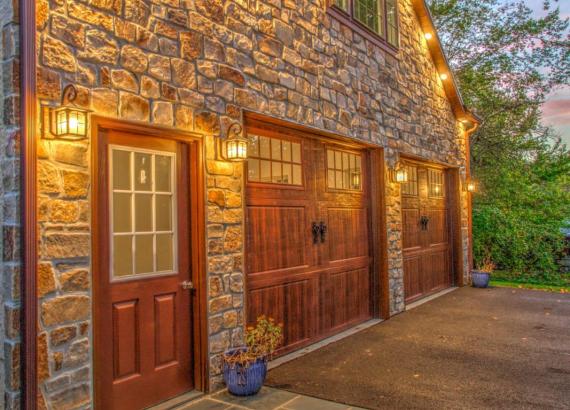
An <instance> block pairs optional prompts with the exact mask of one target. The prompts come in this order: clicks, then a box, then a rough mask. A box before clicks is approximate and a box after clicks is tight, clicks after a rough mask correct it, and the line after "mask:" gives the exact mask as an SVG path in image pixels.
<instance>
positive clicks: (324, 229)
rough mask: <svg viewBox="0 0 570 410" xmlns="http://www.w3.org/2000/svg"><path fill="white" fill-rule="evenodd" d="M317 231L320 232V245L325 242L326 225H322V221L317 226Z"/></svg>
mask: <svg viewBox="0 0 570 410" xmlns="http://www.w3.org/2000/svg"><path fill="white" fill-rule="evenodd" d="M319 228H320V229H319V230H320V231H321V243H324V242H325V235H326V234H327V230H328V228H327V224H326V223H324V222H323V221H321V223H320V224H319Z"/></svg>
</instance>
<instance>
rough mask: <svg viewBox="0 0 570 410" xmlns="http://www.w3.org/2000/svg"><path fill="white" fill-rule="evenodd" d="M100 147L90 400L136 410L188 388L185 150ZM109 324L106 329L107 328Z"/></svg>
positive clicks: (133, 140)
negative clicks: (183, 284) (93, 369)
mask: <svg viewBox="0 0 570 410" xmlns="http://www.w3.org/2000/svg"><path fill="white" fill-rule="evenodd" d="M100 137H101V141H100V145H99V164H98V169H99V181H98V186H99V191H100V192H99V193H98V194H99V195H98V200H99V203H98V209H99V210H100V211H99V221H98V223H99V235H98V237H97V239H96V240H97V244H98V247H99V254H100V259H101V261H100V263H99V267H100V268H99V272H97V278H96V280H95V287H96V288H95V292H96V299H95V303H96V309H97V320H96V326H95V328H94V337H95V340H96V345H97V350H96V357H95V367H96V377H97V379H98V384H97V386H98V389H97V391H96V395H97V402H98V403H99V406H100V407H101V408H105V409H121V410H123V409H127V410H128V409H141V408H145V407H148V406H151V405H154V404H157V403H159V402H161V401H164V400H166V399H168V398H171V397H174V396H176V395H179V394H182V393H184V392H186V391H189V390H191V389H193V387H194V380H193V363H192V345H191V340H192V335H191V329H192V321H191V317H192V305H191V298H192V294H191V292H190V291H189V290H185V289H183V288H182V287H181V282H183V281H186V280H189V279H190V277H191V268H190V259H189V254H190V236H189V235H190V227H189V217H188V214H189V211H188V207H189V177H190V175H189V160H190V150H189V146H188V145H187V144H183V143H178V142H175V141H172V140H166V139H158V138H150V137H146V136H139V135H133V134H128V133H119V132H113V131H108V132H106V133H102V134H101V135H100ZM109 321H110V322H111V323H109Z"/></svg>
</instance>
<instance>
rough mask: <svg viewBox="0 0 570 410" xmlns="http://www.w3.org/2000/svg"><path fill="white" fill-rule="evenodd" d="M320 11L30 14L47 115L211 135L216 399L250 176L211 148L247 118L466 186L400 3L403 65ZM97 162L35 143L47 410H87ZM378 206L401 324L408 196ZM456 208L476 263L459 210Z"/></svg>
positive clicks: (5, 148) (11, 360)
mask: <svg viewBox="0 0 570 410" xmlns="http://www.w3.org/2000/svg"><path fill="white" fill-rule="evenodd" d="M0 3H1V4H3V5H4V3H6V5H7V4H10V5H11V4H12V3H7V0H0ZM325 3H326V2H325V1H324V0H37V44H38V61H37V81H38V85H37V86H38V90H37V91H38V98H39V99H40V100H41V101H45V102H55V103H58V102H59V101H60V99H61V92H62V89H63V87H64V86H65V85H67V84H75V85H76V87H77V89H78V92H79V93H78V98H77V100H76V102H77V103H78V104H80V105H81V106H84V107H85V108H89V109H91V110H93V112H94V113H96V114H97V115H101V116H108V117H113V118H121V119H125V120H135V121H141V122H145V123H150V124H158V125H161V126H166V127H174V128H178V129H184V130H193V131H195V132H198V133H202V134H203V135H204V146H205V156H206V186H207V232H206V242H207V249H206V252H207V256H208V258H207V262H208V263H207V278H208V329H209V350H210V366H209V367H210V369H209V371H210V379H211V387H212V388H217V387H218V386H219V385H220V383H221V375H220V362H221V353H222V352H223V350H225V349H226V348H228V347H230V346H236V345H239V344H240V343H241V342H242V338H243V325H244V291H243V289H244V275H243V252H242V248H243V239H244V226H243V197H242V194H243V182H242V181H243V178H242V173H243V168H242V166H241V165H240V164H238V165H235V164H230V163H227V162H223V161H219V160H218V159H217V158H216V155H215V146H214V145H215V141H214V138H215V136H217V135H219V134H221V133H222V134H223V133H225V132H226V130H227V128H228V126H229V124H231V122H234V121H241V118H242V110H252V111H257V112H260V113H263V114H266V115H271V116H274V117H278V118H281V119H285V120H288V121H292V122H296V123H299V124H304V125H309V126H312V127H317V128H321V129H324V130H328V131H332V132H335V133H338V134H339V135H344V136H348V137H351V138H354V139H357V140H363V141H367V142H370V143H373V144H377V145H379V146H382V147H384V148H385V155H386V159H387V163H389V164H390V163H393V161H394V160H395V159H396V157H397V153H398V152H405V153H410V154H414V155H418V156H422V157H424V158H427V159H432V160H439V161H444V162H447V163H451V164H455V165H458V166H460V167H461V172H462V173H464V172H465V135H464V132H463V130H462V128H461V126H460V125H459V124H458V122H457V120H456V119H455V118H454V116H453V114H452V111H451V107H450V104H449V102H448V100H447V98H446V96H445V94H444V91H443V87H442V84H441V81H440V79H439V76H438V73H437V71H436V69H435V67H434V64H433V62H432V59H431V57H430V54H429V52H428V50H427V46H426V44H425V40H424V37H423V33H422V32H421V30H420V28H419V24H418V21H417V19H416V17H415V14H414V11H413V9H412V5H411V1H410V0H400V1H399V13H400V32H401V35H400V39H401V40H400V43H401V45H400V50H399V52H398V53H397V54H396V55H392V54H390V53H387V52H385V51H383V50H382V49H380V48H379V47H378V46H376V45H374V44H372V43H370V42H368V41H367V40H365V39H364V38H362V37H361V36H360V35H358V34H356V33H354V32H352V31H351V30H350V29H349V28H347V27H344V26H342V25H341V24H339V22H338V21H336V20H334V19H333V18H331V17H330V16H329V15H328V14H327V13H326V5H325ZM6 7H7V6H6ZM6 7H4V6H3V8H2V9H1V14H0V18H1V19H2V32H3V54H2V75H3V89H2V104H3V111H2V112H3V123H4V127H2V129H1V130H0V138H1V141H2V145H1V148H2V149H1V158H0V161H1V164H2V172H3V174H2V190H3V191H2V194H3V195H2V198H3V201H4V203H3V205H4V206H3V207H2V214H1V218H2V237H3V252H2V253H3V266H2V272H3V275H4V278H5V280H3V283H4V284H5V286H4V290H3V292H2V296H3V298H4V299H3V305H4V311H3V314H4V316H5V317H4V321H3V323H4V326H5V330H4V332H3V333H2V334H3V336H4V339H5V340H4V355H3V360H4V362H5V369H6V372H5V383H3V385H4V386H5V388H6V395H5V397H6V400H5V407H6V408H17V407H18V405H17V397H18V390H19V380H18V366H19V360H18V358H19V356H18V354H19V322H18V320H19V319H18V317H19V316H18V312H19V310H18V309H19V307H18V306H19V305H18V301H17V298H18V290H17V286H18V273H19V272H18V266H19V265H18V260H19V255H18V249H17V247H15V246H14V244H17V243H18V242H17V240H18V212H17V210H18V209H19V205H18V185H17V181H18V168H17V163H18V161H17V157H18V153H17V146H18V144H17V140H18V132H17V131H18V121H17V119H18V116H17V104H16V102H17V92H18V90H17V85H18V82H17V80H16V78H17V69H16V67H17V48H16V46H15V42H16V38H17V25H16V24H15V23H14V21H13V18H12V17H11V14H10V13H6V12H5V11H6V10H7V8H6ZM8 8H9V7H8ZM38 130H39V124H38ZM38 135H40V133H39V132H38ZM89 158H90V143H89V140H87V141H85V142H58V141H45V140H42V141H40V143H39V149H38V185H39V187H38V189H39V192H38V195H39V232H40V238H39V240H40V255H39V257H40V262H39V268H38V273H37V274H38V287H39V295H38V297H39V300H38V303H39V305H38V308H39V323H38V346H39V357H38V374H39V386H40V397H39V399H40V408H51V409H58V410H59V409H76V408H89V407H91V406H92V377H93V375H92V370H91V369H92V342H91V335H92V328H91V316H92V302H93V301H92V297H91V271H90V263H91V261H90V246H91V244H90V242H91V236H90V232H91V226H90V217H91V215H90V209H91V206H90V195H91V192H90V189H91V188H90V175H91V172H92V167H93V164H90V160H89ZM385 193H386V203H387V215H388V232H387V235H388V244H389V270H390V307H391V311H392V312H393V313H396V312H400V311H402V310H403V308H404V295H403V263H402V253H401V231H402V227H401V215H400V206H401V203H400V192H399V186H398V185H397V184H393V183H391V182H390V181H386V185H385ZM462 195H465V194H462ZM462 205H463V213H462V215H463V218H462V224H463V232H464V247H465V249H467V246H468V237H467V218H468V215H467V208H466V197H465V196H464V197H463V198H462ZM465 258H467V252H465ZM464 264H465V265H466V266H467V259H465V261H464ZM466 271H467V270H466Z"/></svg>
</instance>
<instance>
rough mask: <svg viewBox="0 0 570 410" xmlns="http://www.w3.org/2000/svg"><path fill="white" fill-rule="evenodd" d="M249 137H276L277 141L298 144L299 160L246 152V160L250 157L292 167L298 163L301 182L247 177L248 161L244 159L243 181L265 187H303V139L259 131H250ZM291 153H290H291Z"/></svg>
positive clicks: (270, 138)
mask: <svg viewBox="0 0 570 410" xmlns="http://www.w3.org/2000/svg"><path fill="white" fill-rule="evenodd" d="M251 137H258V138H260V137H264V138H268V139H269V140H272V139H276V140H279V141H288V142H290V143H291V144H293V143H296V144H299V146H300V147H299V148H300V152H299V154H300V155H301V162H293V157H291V161H285V160H283V158H281V159H273V158H262V157H261V156H254V155H251V154H248V161H249V160H250V159H255V160H258V161H262V160H263V161H269V162H270V163H271V164H273V163H274V162H276V163H280V164H282V165H283V164H290V165H291V168H293V166H294V165H298V166H300V167H301V184H293V183H284V182H273V181H270V182H267V181H254V180H251V179H249V162H248V161H245V172H244V174H245V181H246V183H247V184H253V185H256V186H263V187H267V188H272V187H273V188H281V189H282V188H287V189H301V190H303V189H305V168H304V159H305V154H304V152H303V149H304V147H303V141H302V140H298V139H294V138H289V137H287V136H281V135H268V134H264V133H259V132H257V133H256V132H251V133H248V134H247V138H248V140H249V138H251ZM291 155H292V153H291ZM271 177H272V179H273V168H271Z"/></svg>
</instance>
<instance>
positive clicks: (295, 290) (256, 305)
mask: <svg viewBox="0 0 570 410" xmlns="http://www.w3.org/2000/svg"><path fill="white" fill-rule="evenodd" d="M315 294H316V286H315V279H314V278H309V279H305V280H299V281H294V282H286V283H283V284H279V285H274V286H268V287H263V288H257V289H253V290H251V291H250V292H249V299H248V318H249V321H250V322H255V319H256V318H257V317H258V316H259V315H262V314H264V315H267V316H269V317H272V318H273V319H275V321H276V322H278V323H283V338H284V341H283V344H284V346H285V349H284V350H285V351H289V350H292V349H294V348H295V347H296V346H297V345H299V344H303V343H304V342H306V341H308V340H310V339H311V337H313V332H314V329H315V319H316V318H315V316H314V311H315V309H316V306H315Z"/></svg>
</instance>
